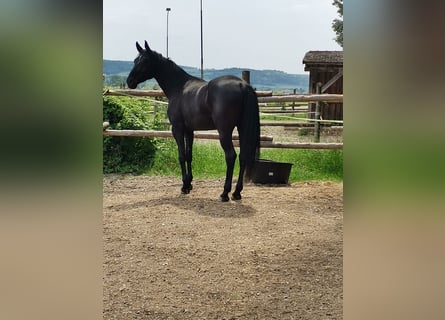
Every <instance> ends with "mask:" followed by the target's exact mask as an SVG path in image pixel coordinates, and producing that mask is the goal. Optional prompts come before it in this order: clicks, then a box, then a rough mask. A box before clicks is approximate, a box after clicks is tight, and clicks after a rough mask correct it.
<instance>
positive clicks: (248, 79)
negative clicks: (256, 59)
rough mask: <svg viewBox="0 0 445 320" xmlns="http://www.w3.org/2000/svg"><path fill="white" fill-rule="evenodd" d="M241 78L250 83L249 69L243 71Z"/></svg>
mask: <svg viewBox="0 0 445 320" xmlns="http://www.w3.org/2000/svg"><path fill="white" fill-rule="evenodd" d="M242 78H243V80H244V81H246V82H247V83H248V84H250V71H248V70H246V71H243V72H242Z"/></svg>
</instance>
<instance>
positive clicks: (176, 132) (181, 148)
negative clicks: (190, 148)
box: [172, 126, 190, 194]
mask: <svg viewBox="0 0 445 320" xmlns="http://www.w3.org/2000/svg"><path fill="white" fill-rule="evenodd" d="M172 133H173V137H174V138H175V140H176V144H177V145H178V158H179V164H180V166H181V173H182V188H181V192H182V193H183V194H188V193H190V188H189V187H188V186H187V185H188V183H187V169H186V165H185V158H186V157H185V142H184V129H183V128H180V127H179V128H178V127H176V126H173V127H172Z"/></svg>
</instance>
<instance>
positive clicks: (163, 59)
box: [151, 50, 201, 80]
mask: <svg viewBox="0 0 445 320" xmlns="http://www.w3.org/2000/svg"><path fill="white" fill-rule="evenodd" d="M151 54H152V56H154V57H156V59H157V60H158V61H159V62H164V63H166V64H167V65H168V66H169V67H171V68H172V69H171V70H172V71H179V72H182V73H184V74H186V75H187V76H188V77H190V78H194V79H197V80H201V78H198V77H195V76H192V75H191V74H189V73H187V72H186V71H185V70H184V69H183V68H181V67H180V66H179V65H177V64H176V62H174V61H173V60H171V59H170V58H166V57H164V56H163V55H162V54H160V53H159V52H157V51H153V50H152V51H151Z"/></svg>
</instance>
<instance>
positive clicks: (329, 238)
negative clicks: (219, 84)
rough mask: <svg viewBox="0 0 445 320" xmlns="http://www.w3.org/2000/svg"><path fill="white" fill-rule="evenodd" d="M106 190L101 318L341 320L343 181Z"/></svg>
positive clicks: (133, 185) (168, 183)
mask: <svg viewBox="0 0 445 320" xmlns="http://www.w3.org/2000/svg"><path fill="white" fill-rule="evenodd" d="M103 185H104V187H103V195H104V197H103V214H104V280H103V281H104V311H103V314H104V319H314V320H315V319H317V320H318V319H342V300H343V294H342V282H343V276H342V256H343V255H342V247H343V241H342V238H343V236H342V235H343V196H342V188H343V186H342V184H340V183H334V182H307V183H294V184H292V185H289V186H284V187H283V186H281V187H278V186H259V185H253V184H247V185H245V189H244V191H243V199H242V200H241V201H239V202H234V201H230V202H228V203H222V202H220V201H219V200H218V196H219V194H220V193H221V190H222V185H223V181H222V180H197V181H194V183H193V186H194V189H193V190H192V192H191V193H190V194H189V195H181V194H180V192H179V190H180V187H181V183H180V179H178V178H168V177H146V176H136V177H135V176H115V175H110V176H104V181H103Z"/></svg>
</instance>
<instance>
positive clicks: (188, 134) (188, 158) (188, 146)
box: [184, 130, 194, 192]
mask: <svg viewBox="0 0 445 320" xmlns="http://www.w3.org/2000/svg"><path fill="white" fill-rule="evenodd" d="M193 138H194V135H193V130H186V131H185V162H186V176H185V180H184V187H185V188H187V189H188V191H189V192H190V190H192V189H193V186H192V180H193V174H192V151H193Z"/></svg>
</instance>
